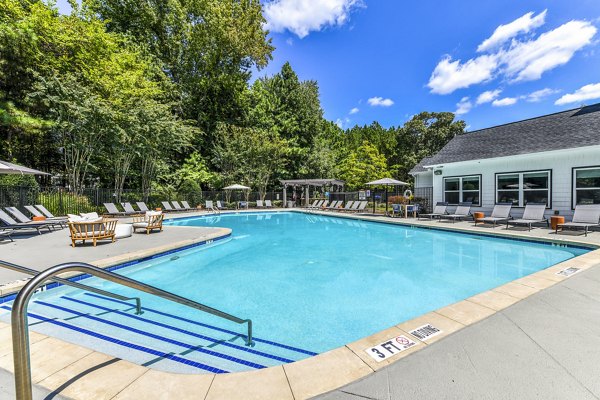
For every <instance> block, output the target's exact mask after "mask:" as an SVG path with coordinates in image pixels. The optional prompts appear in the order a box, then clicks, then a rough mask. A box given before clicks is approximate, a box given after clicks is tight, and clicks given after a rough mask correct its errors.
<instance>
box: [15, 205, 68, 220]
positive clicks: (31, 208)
mask: <svg viewBox="0 0 600 400" xmlns="http://www.w3.org/2000/svg"><path fill="white" fill-rule="evenodd" d="M25 209H26V210H27V211H29V212H30V213H31V215H33V216H34V217H44V218H46V221H56V222H59V221H60V222H63V223H66V222H67V217H48V216H46V215H44V214H42V213H41V211H40V210H38V209H37V208H35V207H34V206H25Z"/></svg>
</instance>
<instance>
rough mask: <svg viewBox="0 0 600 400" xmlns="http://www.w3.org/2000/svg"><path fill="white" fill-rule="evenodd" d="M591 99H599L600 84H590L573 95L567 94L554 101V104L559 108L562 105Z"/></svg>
mask: <svg viewBox="0 0 600 400" xmlns="http://www.w3.org/2000/svg"><path fill="white" fill-rule="evenodd" d="M593 99H600V83H591V84H589V85H585V86H583V87H581V88H579V89H577V90H576V91H575V92H573V93H567V94H565V95H564V96H562V97H561V98H560V99H558V100H556V102H555V103H554V104H556V105H559V106H561V105H563V104H570V103H580V102H583V101H585V100H593Z"/></svg>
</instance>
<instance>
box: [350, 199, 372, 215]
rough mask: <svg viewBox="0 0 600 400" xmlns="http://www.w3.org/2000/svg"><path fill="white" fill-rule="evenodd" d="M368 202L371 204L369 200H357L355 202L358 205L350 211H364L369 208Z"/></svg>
mask: <svg viewBox="0 0 600 400" xmlns="http://www.w3.org/2000/svg"><path fill="white" fill-rule="evenodd" d="M367 204H369V202H368V201H357V202H356V204H355V206H356V207H353V208H352V209H351V210H350V212H355V213H360V212H363V211H365V209H366V208H367Z"/></svg>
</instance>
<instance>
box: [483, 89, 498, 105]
mask: <svg viewBox="0 0 600 400" xmlns="http://www.w3.org/2000/svg"><path fill="white" fill-rule="evenodd" d="M500 93H502V90H500V89H496V90H486V91H485V92H483V93H481V94H480V95H479V96H477V104H485V103H489V102H490V101H493V100H496V99H497V98H498V96H500Z"/></svg>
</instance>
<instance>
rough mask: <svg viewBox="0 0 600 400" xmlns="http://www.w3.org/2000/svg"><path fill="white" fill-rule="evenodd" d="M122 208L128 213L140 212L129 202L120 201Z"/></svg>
mask: <svg viewBox="0 0 600 400" xmlns="http://www.w3.org/2000/svg"><path fill="white" fill-rule="evenodd" d="M121 206H122V207H123V210H125V212H126V213H127V214H129V215H134V214H141V211H135V209H134V208H133V206H132V205H131V203H121Z"/></svg>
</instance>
